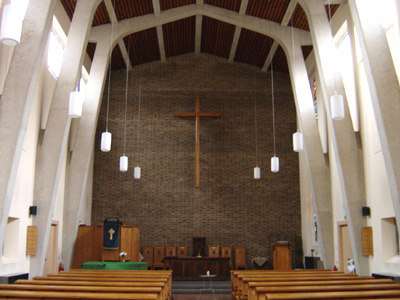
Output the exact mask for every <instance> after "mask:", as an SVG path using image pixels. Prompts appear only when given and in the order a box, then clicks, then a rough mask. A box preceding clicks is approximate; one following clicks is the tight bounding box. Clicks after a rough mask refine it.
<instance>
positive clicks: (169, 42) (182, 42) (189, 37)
mask: <svg viewBox="0 0 400 300" xmlns="http://www.w3.org/2000/svg"><path fill="white" fill-rule="evenodd" d="M195 21H196V18H195V17H189V18H186V19H181V20H178V21H175V22H171V23H167V24H164V25H163V26H162V28H163V34H164V46H165V55H166V57H171V56H177V55H180V54H184V53H189V52H194V37H195Z"/></svg>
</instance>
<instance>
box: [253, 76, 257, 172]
mask: <svg viewBox="0 0 400 300" xmlns="http://www.w3.org/2000/svg"><path fill="white" fill-rule="evenodd" d="M255 78H256V75H255V71H254V73H253V88H254V115H255V118H254V123H255V135H256V167H258V136H257V93H256V87H255V86H256V83H255Z"/></svg>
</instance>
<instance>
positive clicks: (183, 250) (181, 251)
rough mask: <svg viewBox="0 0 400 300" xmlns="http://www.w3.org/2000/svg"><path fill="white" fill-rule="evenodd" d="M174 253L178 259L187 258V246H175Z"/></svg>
mask: <svg viewBox="0 0 400 300" xmlns="http://www.w3.org/2000/svg"><path fill="white" fill-rule="evenodd" d="M176 252H177V256H178V257H186V256H188V248H187V246H177V247H176Z"/></svg>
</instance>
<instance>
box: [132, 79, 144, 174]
mask: <svg viewBox="0 0 400 300" xmlns="http://www.w3.org/2000/svg"><path fill="white" fill-rule="evenodd" d="M139 80H140V82H139V109H138V127H137V150H138V153H139V145H140V103H141V101H142V76H140V78H139ZM140 176H141V169H140V167H139V165H137V166H136V167H135V169H134V171H133V177H134V178H135V179H140Z"/></svg>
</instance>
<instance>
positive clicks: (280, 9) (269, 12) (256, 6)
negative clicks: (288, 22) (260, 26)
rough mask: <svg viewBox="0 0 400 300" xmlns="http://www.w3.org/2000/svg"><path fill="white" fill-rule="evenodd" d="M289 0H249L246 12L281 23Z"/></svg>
mask: <svg viewBox="0 0 400 300" xmlns="http://www.w3.org/2000/svg"><path fill="white" fill-rule="evenodd" d="M289 3H290V0H281V1H265V0H249V4H248V5H247V10H246V14H247V15H250V16H254V17H258V18H261V19H266V20H270V21H273V22H277V23H282V20H283V17H284V16H285V12H286V9H287V8H288V6H289Z"/></svg>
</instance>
